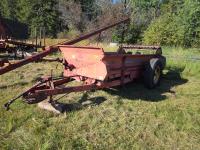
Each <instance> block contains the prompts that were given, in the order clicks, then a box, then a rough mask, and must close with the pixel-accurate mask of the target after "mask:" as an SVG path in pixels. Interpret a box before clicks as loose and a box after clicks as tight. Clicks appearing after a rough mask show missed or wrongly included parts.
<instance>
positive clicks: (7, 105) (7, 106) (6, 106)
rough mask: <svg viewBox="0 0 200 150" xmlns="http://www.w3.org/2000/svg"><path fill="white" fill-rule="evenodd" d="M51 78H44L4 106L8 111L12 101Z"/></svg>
mask: <svg viewBox="0 0 200 150" xmlns="http://www.w3.org/2000/svg"><path fill="white" fill-rule="evenodd" d="M48 80H49V79H46V80H43V81H40V82H39V83H37V84H36V85H34V86H33V87H32V88H30V89H28V90H27V91H25V92H23V93H21V94H20V95H18V96H17V97H15V98H13V99H11V100H9V101H8V102H7V103H6V104H4V108H5V109H6V110H7V111H8V110H9V109H10V105H11V104H12V103H14V102H15V101H16V100H17V99H19V98H20V97H22V96H24V95H26V94H27V93H28V92H30V91H31V90H33V89H35V88H36V87H38V86H40V85H41V84H43V83H45V82H47V81H48Z"/></svg>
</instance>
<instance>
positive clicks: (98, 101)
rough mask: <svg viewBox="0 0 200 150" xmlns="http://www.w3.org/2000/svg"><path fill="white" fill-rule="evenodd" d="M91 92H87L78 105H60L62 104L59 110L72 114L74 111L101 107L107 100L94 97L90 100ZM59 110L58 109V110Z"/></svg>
mask: <svg viewBox="0 0 200 150" xmlns="http://www.w3.org/2000/svg"><path fill="white" fill-rule="evenodd" d="M88 93H89V92H85V93H84V94H83V96H82V98H81V99H80V100H79V101H78V102H77V103H70V104H67V103H59V104H61V105H60V106H61V108H58V109H59V110H60V111H61V112H72V111H78V110H82V109H84V108H87V107H90V106H95V105H100V104H101V103H103V102H104V101H106V98H104V97H94V98H88V97H89V94H88ZM56 109H57V108H56Z"/></svg>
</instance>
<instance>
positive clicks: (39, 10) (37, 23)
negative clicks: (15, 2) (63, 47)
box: [30, 0, 60, 37]
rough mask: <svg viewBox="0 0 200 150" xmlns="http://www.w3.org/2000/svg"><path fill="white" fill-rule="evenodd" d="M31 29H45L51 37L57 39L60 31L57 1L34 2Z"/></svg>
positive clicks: (37, 0) (42, 0)
mask: <svg viewBox="0 0 200 150" xmlns="http://www.w3.org/2000/svg"><path fill="white" fill-rule="evenodd" d="M32 2H33V5H32V11H31V13H30V16H31V29H32V30H34V29H35V28H39V27H45V29H46V32H47V33H48V35H49V36H53V37H55V36H56V34H57V33H58V31H59V25H60V19H59V12H58V1H57V0H33V1H32Z"/></svg>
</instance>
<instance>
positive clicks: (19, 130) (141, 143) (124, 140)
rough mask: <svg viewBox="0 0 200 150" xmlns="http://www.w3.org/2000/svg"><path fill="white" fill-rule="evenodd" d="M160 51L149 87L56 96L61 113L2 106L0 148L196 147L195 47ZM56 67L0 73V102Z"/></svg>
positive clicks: (199, 67) (198, 70)
mask: <svg viewBox="0 0 200 150" xmlns="http://www.w3.org/2000/svg"><path fill="white" fill-rule="evenodd" d="M107 48H108V47H107ZM164 55H166V56H167V67H166V69H165V71H164V76H163V80H162V82H161V85H160V86H159V87H157V88H156V89H154V90H148V89H146V88H145V87H144V86H143V84H142V81H138V82H136V83H131V84H128V85H126V86H125V87H121V88H118V89H112V90H110V89H109V90H99V91H95V92H83V93H71V94H69V95H67V96H66V97H64V98H62V99H61V101H63V102H66V103H67V105H68V106H69V109H68V111H67V112H66V113H64V114H62V115H55V114H53V113H50V112H46V111H43V110H40V109H39V108H38V107H36V105H27V104H24V103H23V102H21V101H18V102H17V103H15V104H14V105H12V106H11V108H12V110H11V111H8V112H6V111H5V110H4V109H3V108H2V107H1V108H0V149H12V150H13V149H41V150H46V149H81V150H82V149H194V150H196V149H199V148H200V105H199V104H200V102H199V100H200V90H199V89H200V61H195V60H193V59H190V58H191V57H200V50H198V49H187V50H183V49H181V48H164ZM185 58H186V59H187V60H186V59H185ZM55 68H57V69H56V71H54V72H53V74H54V75H59V74H60V73H61V71H62V66H58V65H57V63H35V64H29V65H27V66H24V67H22V68H20V69H17V70H16V71H13V72H10V73H8V74H5V75H3V76H0V105H1V106H2V105H3V104H4V103H5V102H6V101H7V100H9V99H11V98H12V97H14V96H16V95H17V94H18V93H21V92H22V91H24V90H25V89H26V88H28V87H30V86H31V85H33V84H34V83H35V82H36V81H37V79H38V77H40V76H42V75H46V74H50V72H51V69H55ZM89 100H90V101H91V104H90V105H87V106H85V105H82V103H83V102H85V101H89Z"/></svg>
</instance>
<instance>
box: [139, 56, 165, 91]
mask: <svg viewBox="0 0 200 150" xmlns="http://www.w3.org/2000/svg"><path fill="white" fill-rule="evenodd" d="M157 67H159V68H160V77H159V79H158V81H157V83H154V75H155V70H156V68H157ZM143 76H144V84H145V86H146V87H147V88H148V89H153V88H155V87H156V86H158V85H159V84H160V80H161V76H162V63H161V61H160V60H159V59H158V58H153V59H151V60H150V61H149V62H148V63H147V64H146V65H145V70H144V75H143Z"/></svg>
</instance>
